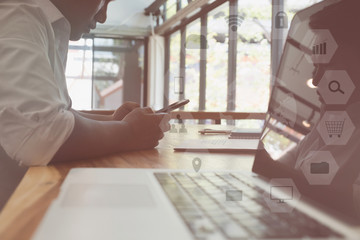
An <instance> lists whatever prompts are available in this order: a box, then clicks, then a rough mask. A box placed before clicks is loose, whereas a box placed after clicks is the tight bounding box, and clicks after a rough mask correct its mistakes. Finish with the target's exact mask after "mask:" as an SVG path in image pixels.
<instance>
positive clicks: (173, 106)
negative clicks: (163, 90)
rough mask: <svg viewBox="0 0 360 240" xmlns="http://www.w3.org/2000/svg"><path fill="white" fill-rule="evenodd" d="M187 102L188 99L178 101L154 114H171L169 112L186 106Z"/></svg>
mask: <svg viewBox="0 0 360 240" xmlns="http://www.w3.org/2000/svg"><path fill="white" fill-rule="evenodd" d="M189 102H190V100H189V99H184V100H180V101H178V102H175V103H172V104H170V105H169V106H167V107H164V108H162V109H159V110H157V111H156V113H168V112H171V111H173V110H175V109H178V108H180V107H182V106H184V105H186V104H188V103H189Z"/></svg>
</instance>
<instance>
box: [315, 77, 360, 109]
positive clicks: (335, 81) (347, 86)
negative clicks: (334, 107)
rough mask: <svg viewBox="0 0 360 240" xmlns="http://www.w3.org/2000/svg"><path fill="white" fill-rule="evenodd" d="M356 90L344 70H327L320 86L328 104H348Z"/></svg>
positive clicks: (319, 88)
mask: <svg viewBox="0 0 360 240" xmlns="http://www.w3.org/2000/svg"><path fill="white" fill-rule="evenodd" d="M354 90H355V85H354V83H353V81H352V80H351V78H350V76H349V75H348V73H347V72H346V71H344V70H327V71H326V72H325V73H324V76H323V77H322V78H321V80H320V82H319V85H318V91H319V92H320V94H321V96H322V98H323V99H324V101H325V103H326V104H346V103H347V102H348V101H349V98H350V97H351V95H352V93H353V92H354Z"/></svg>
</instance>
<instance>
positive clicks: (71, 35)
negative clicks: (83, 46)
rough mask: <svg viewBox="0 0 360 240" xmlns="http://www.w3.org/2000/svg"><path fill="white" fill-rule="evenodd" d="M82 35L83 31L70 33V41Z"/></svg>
mask: <svg viewBox="0 0 360 240" xmlns="http://www.w3.org/2000/svg"><path fill="white" fill-rule="evenodd" d="M83 35H84V33H73V32H71V33H70V40H71V41H78V40H80V39H81V37H82V36H83Z"/></svg>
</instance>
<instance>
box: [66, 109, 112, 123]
mask: <svg viewBox="0 0 360 240" xmlns="http://www.w3.org/2000/svg"><path fill="white" fill-rule="evenodd" d="M72 111H75V112H77V113H78V114H80V115H81V116H83V117H85V118H88V119H93V120H97V121H111V120H113V119H112V115H102V114H92V113H85V112H81V111H76V110H72Z"/></svg>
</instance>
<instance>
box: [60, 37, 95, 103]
mask: <svg viewBox="0 0 360 240" xmlns="http://www.w3.org/2000/svg"><path fill="white" fill-rule="evenodd" d="M92 45H93V40H92V39H81V40H79V41H76V42H72V41H71V42H69V51H68V58H67V65H66V72H65V75H66V83H67V88H68V91H69V95H70V97H71V100H72V107H73V108H74V109H77V110H90V109H91V86H92V83H91V76H92Z"/></svg>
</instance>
